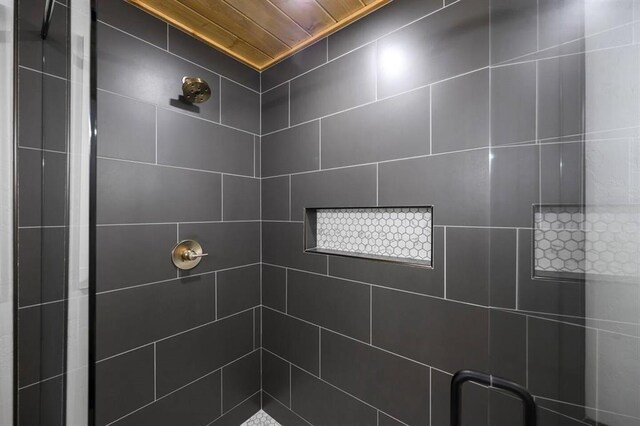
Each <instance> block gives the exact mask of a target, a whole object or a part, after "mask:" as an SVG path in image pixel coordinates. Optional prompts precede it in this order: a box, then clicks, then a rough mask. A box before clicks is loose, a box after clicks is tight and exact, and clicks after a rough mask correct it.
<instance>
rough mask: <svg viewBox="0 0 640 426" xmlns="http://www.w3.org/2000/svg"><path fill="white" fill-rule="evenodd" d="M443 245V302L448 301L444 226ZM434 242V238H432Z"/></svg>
mask: <svg viewBox="0 0 640 426" xmlns="http://www.w3.org/2000/svg"><path fill="white" fill-rule="evenodd" d="M443 233H444V236H443V244H442V252H443V255H442V261H443V268H442V275H443V286H444V292H443V296H442V297H443V299H444V300H449V299H447V227H446V226H445V227H444V228H443ZM434 240H435V238H434Z"/></svg>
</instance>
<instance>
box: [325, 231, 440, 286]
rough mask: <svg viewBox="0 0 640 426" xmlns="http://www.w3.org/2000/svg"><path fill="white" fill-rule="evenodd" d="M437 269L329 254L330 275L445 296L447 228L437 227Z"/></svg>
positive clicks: (434, 263) (435, 250) (435, 255)
mask: <svg viewBox="0 0 640 426" xmlns="http://www.w3.org/2000/svg"><path fill="white" fill-rule="evenodd" d="M433 253H434V257H433V268H419V267H415V266H408V265H402V264H398V263H390V262H380V261H377V260H368V259H359V258H355V257H340V256H330V257H329V274H330V275H333V276H336V277H341V278H347V279H351V280H356V281H364V282H367V283H372V284H378V285H381V286H383V287H391V288H397V289H399V290H407V291H411V292H414V293H422V294H429V295H432V296H439V297H443V296H444V230H443V228H435V229H434V230H433Z"/></svg>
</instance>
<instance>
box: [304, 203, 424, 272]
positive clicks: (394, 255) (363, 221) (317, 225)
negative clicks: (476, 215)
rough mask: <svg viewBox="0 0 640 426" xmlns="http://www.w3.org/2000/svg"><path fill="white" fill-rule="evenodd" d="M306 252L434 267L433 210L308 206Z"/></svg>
mask: <svg viewBox="0 0 640 426" xmlns="http://www.w3.org/2000/svg"><path fill="white" fill-rule="evenodd" d="M304 219H305V220H304V252H305V253H315V254H325V255H331V256H345V257H357V258H364V259H372V260H379V261H384V262H393V263H402V264H406V265H411V266H416V267H422V268H432V265H433V258H432V254H433V250H432V241H433V238H432V235H433V207H432V206H411V207H308V208H305V214H304Z"/></svg>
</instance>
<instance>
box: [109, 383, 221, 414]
mask: <svg viewBox="0 0 640 426" xmlns="http://www.w3.org/2000/svg"><path fill="white" fill-rule="evenodd" d="M220 380H221V376H220V372H219V371H216V372H215V373H213V374H210V375H208V376H206V377H204V378H202V379H200V380H198V381H196V382H194V383H190V384H189V385H188V386H185V387H184V388H182V389H180V390H179V391H177V392H175V393H172V394H171V395H168V396H167V397H165V398H162V399H158V400H157V401H155V402H154V403H153V404H150V405H147V406H146V407H144V408H142V409H141V410H139V411H136V412H135V413H133V414H131V415H130V416H127V417H125V418H123V419H122V420H120V421H117V422H116V423H114V426H172V425H177V424H184V425H206V424H209V422H211V421H213V420H215V419H216V418H218V417H219V416H220V414H222V413H221V411H220V404H221V403H220V398H221V397H222V395H221V385H220Z"/></svg>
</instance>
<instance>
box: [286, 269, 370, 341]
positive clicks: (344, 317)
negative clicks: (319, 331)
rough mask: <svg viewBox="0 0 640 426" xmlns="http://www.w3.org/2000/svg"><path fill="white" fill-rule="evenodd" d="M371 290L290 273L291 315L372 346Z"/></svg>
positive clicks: (332, 279) (303, 274)
mask: <svg viewBox="0 0 640 426" xmlns="http://www.w3.org/2000/svg"><path fill="white" fill-rule="evenodd" d="M370 290H371V288H370V286H368V285H366V284H358V283H354V282H350V281H344V280H340V279H337V278H331V277H324V276H321V275H316V274H307V273H304V272H299V271H287V313H289V315H293V316H294V317H298V318H302V319H303V320H306V321H309V322H312V323H314V324H318V325H320V326H322V327H326V328H328V329H331V330H335V331H337V332H339V333H342V334H346V335H347V336H351V337H354V338H356V339H359V340H362V341H365V342H369V341H370V324H371V322H370V315H369V314H370V312H369V308H370V306H371V298H370Z"/></svg>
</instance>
